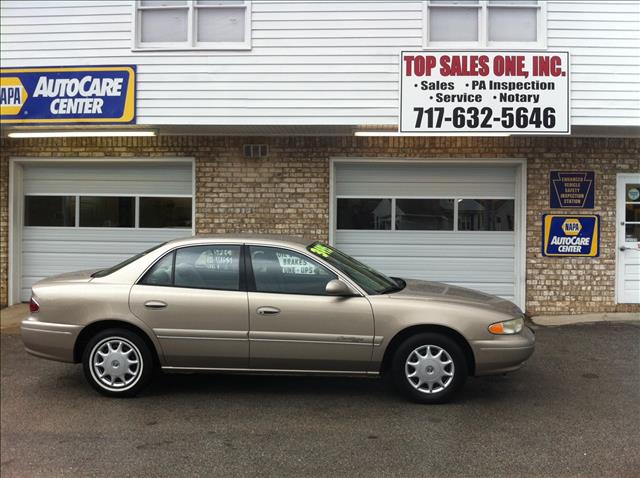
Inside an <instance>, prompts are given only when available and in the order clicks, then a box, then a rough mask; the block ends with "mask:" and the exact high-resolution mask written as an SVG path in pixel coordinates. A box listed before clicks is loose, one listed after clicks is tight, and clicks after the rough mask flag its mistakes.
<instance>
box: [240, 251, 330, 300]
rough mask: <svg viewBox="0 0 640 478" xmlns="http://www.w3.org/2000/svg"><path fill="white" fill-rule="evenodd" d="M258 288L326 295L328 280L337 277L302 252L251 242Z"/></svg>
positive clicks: (252, 264) (258, 289) (289, 292)
mask: <svg viewBox="0 0 640 478" xmlns="http://www.w3.org/2000/svg"><path fill="white" fill-rule="evenodd" d="M249 253H250V256H251V267H252V269H253V275H254V279H255V288H256V291H257V292H270V293H278V294H305V295H325V294H326V290H325V289H326V286H327V283H328V282H329V281H331V280H333V279H337V278H338V277H337V276H336V275H335V274H334V273H333V272H331V271H329V270H328V269H326V268H325V267H323V266H321V265H320V264H318V263H317V262H315V261H314V260H312V259H309V258H308V257H306V256H304V255H303V254H299V253H297V252H294V251H291V250H288V249H279V248H276V247H262V246H250V247H249Z"/></svg>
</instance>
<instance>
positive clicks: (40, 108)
mask: <svg viewBox="0 0 640 478" xmlns="http://www.w3.org/2000/svg"><path fill="white" fill-rule="evenodd" d="M135 120H136V67H135V66H133V65H128V66H88V67H87V66H77V67H76V66H63V67H46V68H40V67H38V68H2V69H0V123H3V124H16V125H23V124H52V123H53V124H78V123H91V124H113V123H135Z"/></svg>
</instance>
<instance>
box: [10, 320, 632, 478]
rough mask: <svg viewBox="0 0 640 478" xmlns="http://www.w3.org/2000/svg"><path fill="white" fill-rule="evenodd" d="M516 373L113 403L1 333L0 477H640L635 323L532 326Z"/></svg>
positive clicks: (264, 386)
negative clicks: (421, 385) (411, 390)
mask: <svg viewBox="0 0 640 478" xmlns="http://www.w3.org/2000/svg"><path fill="white" fill-rule="evenodd" d="M536 332H537V339H538V344H537V349H536V353H535V354H534V356H533V357H532V359H531V360H530V361H529V362H528V363H527V364H526V365H525V366H524V368H522V369H521V370H519V371H518V372H515V373H512V374H510V375H506V376H498V377H489V378H472V379H470V380H469V381H468V382H467V385H466V387H465V388H464V390H463V392H462V393H461V394H460V395H459V396H458V398H457V400H455V401H454V402H453V403H450V404H446V405H438V406H425V405H417V404H413V403H408V402H405V401H404V400H403V399H402V398H400V397H399V396H397V395H396V394H395V393H394V392H393V390H392V389H390V388H388V387H387V386H386V385H385V384H384V383H383V382H382V381H380V380H374V379H351V378H315V377H266V376H231V375H161V376H159V377H158V378H157V379H156V380H155V382H154V383H153V385H152V386H151V387H150V388H149V389H148V391H147V392H145V393H144V395H142V396H140V397H138V398H135V399H120V400H116V399H109V398H104V397H101V396H99V395H97V394H96V393H95V392H94V391H93V389H91V388H90V387H89V386H88V385H87V384H86V383H85V382H84V378H83V376H82V371H81V369H80V366H76V365H68V364H61V363H55V362H49V361H45V360H41V359H37V358H35V357H31V356H29V355H27V354H26V353H25V352H23V350H22V343H21V341H20V337H19V336H18V335H7V334H3V335H2V337H1V358H2V363H1V367H0V368H1V394H2V396H1V448H0V459H1V469H0V473H1V475H2V477H3V478H9V477H32V476H35V477H38V476H42V477H57V476H73V477H84V476H117V477H125V476H137V477H143V476H154V477H155V476H171V477H179V476H224V477H233V476H264V477H271V476H274V477H303V476H332V477H334V476H349V477H358V476H362V477H377V476H394V477H396V476H399V477H402V476H407V477H414V476H429V477H439V476H468V477H496V476H504V477H520V476H549V477H552V476H553V477H557V476H572V477H573V476H589V477H603V476H615V477H637V476H638V475H639V474H640V453H639V452H638V450H640V324H639V323H624V324H618V323H599V324H585V325H571V326H563V327H538V328H537V330H536Z"/></svg>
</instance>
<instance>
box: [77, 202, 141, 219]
mask: <svg viewBox="0 0 640 478" xmlns="http://www.w3.org/2000/svg"><path fill="white" fill-rule="evenodd" d="M134 226H135V198H132V197H104V196H81V197H80V227H134Z"/></svg>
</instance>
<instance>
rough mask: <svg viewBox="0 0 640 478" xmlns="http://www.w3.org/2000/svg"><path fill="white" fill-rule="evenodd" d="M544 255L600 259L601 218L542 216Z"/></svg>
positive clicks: (590, 216)
mask: <svg viewBox="0 0 640 478" xmlns="http://www.w3.org/2000/svg"><path fill="white" fill-rule="evenodd" d="M542 255H543V256H547V257H598V256H599V255H600V216H599V215H597V214H589V215H558V214H545V215H544V216H542Z"/></svg>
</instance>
